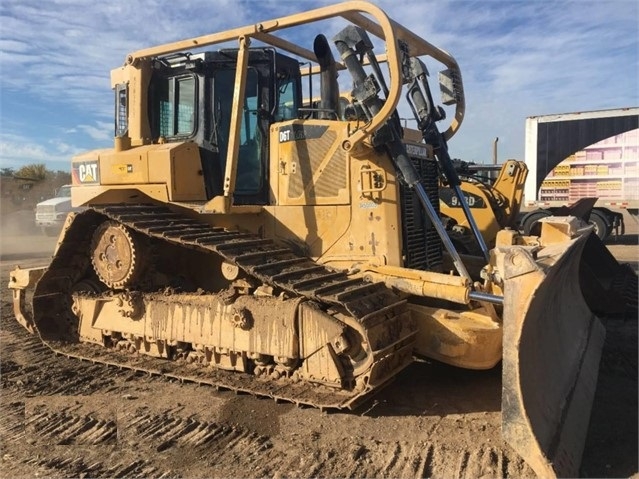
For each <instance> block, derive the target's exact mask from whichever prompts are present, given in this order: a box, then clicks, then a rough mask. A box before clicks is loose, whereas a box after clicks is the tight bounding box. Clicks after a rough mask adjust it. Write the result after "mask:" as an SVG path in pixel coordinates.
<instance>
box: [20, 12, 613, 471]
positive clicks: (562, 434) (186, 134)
mask: <svg viewBox="0 0 639 479" xmlns="http://www.w3.org/2000/svg"><path fill="white" fill-rule="evenodd" d="M322 22H325V23H322ZM336 22H341V23H342V29H341V30H339V31H338V33H336V34H335V35H334V36H333V38H332V39H331V41H329V40H328V39H327V38H326V37H325V36H324V35H321V34H320V35H317V36H316V37H315V39H314V41H313V42H312V45H307V44H303V43H299V42H295V41H293V40H292V38H298V39H309V38H313V37H314V35H316V34H317V33H318V32H321V31H327V25H328V26H329V27H330V28H333V27H334V26H335V25H336ZM229 43H230V46H229ZM309 43H310V41H309ZM212 47H214V48H212ZM374 49H375V50H376V51H377V52H380V53H376V52H374ZM334 52H336V53H337V56H335V55H334ZM426 62H429V63H435V64H436V65H438V66H439V67H440V68H442V71H441V72H440V73H439V77H438V78H439V84H440V89H441V94H442V104H443V105H445V107H446V108H447V109H448V111H452V114H451V121H450V122H449V123H448V125H447V126H446V127H445V129H444V128H442V129H441V131H440V129H439V127H438V126H437V125H438V124H439V123H441V122H446V112H447V110H446V109H445V108H444V107H443V106H438V105H437V104H435V102H434V100H433V95H432V93H431V90H430V86H429V80H428V78H429V75H428V70H427V68H426ZM338 74H340V75H341V76H342V77H343V78H347V76H348V77H349V78H350V84H351V87H352V88H351V91H350V93H349V94H348V95H345V96H344V95H340V93H339V90H340V87H339V82H338V79H337V77H338ZM111 83H112V87H113V90H114V93H115V140H114V147H113V148H112V149H103V150H96V151H90V152H87V153H84V154H81V155H79V156H76V157H75V158H73V160H72V176H73V188H72V198H73V203H74V205H75V206H84V207H86V208H87V209H86V210H84V211H82V212H80V213H76V214H72V215H70V216H69V218H68V220H67V223H66V225H65V227H64V228H63V231H62V233H61V235H60V238H59V241H58V244H57V247H56V250H55V253H54V256H53V258H52V261H51V263H50V265H49V266H48V267H47V268H34V269H19V268H17V269H15V270H14V271H12V272H11V277H10V284H9V286H10V288H12V290H13V295H14V296H13V297H14V309H15V314H16V317H17V319H18V321H19V322H20V323H22V324H23V325H24V326H25V327H26V328H27V329H28V330H29V331H31V332H33V333H36V334H39V335H40V337H41V338H42V340H43V341H44V342H45V343H46V344H47V345H49V346H50V347H51V348H52V349H53V350H55V351H57V352H60V353H62V354H65V355H67V356H70V357H78V358H90V359H91V360H92V361H102V362H104V363H108V364H116V365H119V366H120V367H128V368H131V369H135V370H141V371H152V372H161V373H162V374H165V375H167V376H169V377H177V378H180V379H182V380H192V381H197V382H199V383H208V384H213V385H215V386H218V387H223V388H228V389H231V390H235V391H244V392H249V393H251V394H255V395H258V396H263V397H271V398H275V399H278V400H285V401H290V402H293V403H297V404H304V405H310V406H314V407H318V408H327V409H333V408H336V409H342V408H354V407H356V406H357V405H358V404H360V403H362V402H363V401H366V400H367V399H368V398H370V396H371V395H372V394H374V393H375V392H376V391H378V390H379V389H380V388H382V387H384V386H386V385H388V384H389V383H390V382H391V381H392V379H393V377H395V376H396V375H397V374H398V373H399V372H400V371H402V370H403V369H404V368H405V367H406V366H407V365H409V364H410V363H411V361H413V358H414V357H416V356H425V357H429V358H434V359H436V360H439V361H442V362H444V363H448V364H451V365H454V366H457V367H462V368H470V369H488V368H492V367H494V366H495V365H497V364H498V363H499V362H500V361H501V362H502V363H503V365H502V368H503V398H502V404H503V434H504V437H505V439H506V440H507V441H509V443H510V444H511V445H512V446H513V447H514V448H515V449H516V450H517V451H518V452H519V454H520V455H521V456H522V457H523V458H524V459H525V460H526V461H527V462H528V463H529V464H530V465H531V466H532V467H533V469H534V470H535V471H536V472H537V473H538V474H539V475H542V476H553V475H562V476H574V475H576V474H577V472H578V468H579V464H580V461H581V454H582V451H583V446H584V441H585V434H586V430H587V427H588V421H587V420H585V418H587V417H588V416H589V411H590V408H591V404H592V399H593V395H594V391H595V387H596V380H597V373H598V363H599V357H600V353H601V348H602V344H603V340H604V329H603V327H602V325H601V324H600V322H599V320H598V319H597V317H595V315H594V314H593V312H592V311H591V310H590V309H589V308H588V306H587V305H586V303H585V302H584V298H583V296H582V294H581V291H580V289H579V287H578V285H577V282H576V281H575V279H576V278H577V277H578V275H579V265H580V260H581V254H582V250H583V248H584V245H585V244H586V240H587V238H588V236H589V234H590V229H588V228H582V227H581V226H579V224H578V223H577V222H575V221H574V218H570V217H568V218H558V219H553V218H549V219H545V220H544V222H543V227H542V229H541V232H540V234H539V235H538V236H535V237H523V236H520V235H519V234H517V233H516V232H515V231H512V230H502V231H499V232H497V233H496V236H495V238H496V240H495V244H494V245H493V246H492V247H491V248H490V249H489V248H488V247H487V246H486V244H485V242H484V241H483V239H482V237H481V234H480V230H479V228H478V226H477V225H476V223H475V221H474V219H473V216H472V215H471V211H470V208H469V207H468V204H467V202H466V201H465V200H464V196H463V194H462V192H461V190H460V187H459V183H458V182H457V181H455V172H454V168H453V167H452V163H451V159H450V156H449V154H448V143H449V142H450V140H451V139H452V138H453V136H454V135H455V134H456V133H457V132H458V130H459V128H460V126H461V124H462V121H463V119H464V113H465V100H464V88H463V83H462V76H461V72H460V69H459V66H458V64H457V62H456V61H455V59H454V58H453V57H452V56H451V55H450V54H448V53H446V52H445V51H443V50H441V49H440V48H437V47H436V46H434V45H433V44H431V43H429V42H428V41H427V40H425V39H423V38H421V37H420V36H419V34H417V33H415V32H413V31H410V30H408V29H407V28H405V27H403V26H402V25H400V24H399V23H397V22H396V21H394V20H392V19H391V18H389V16H388V15H387V14H386V13H384V12H383V11H382V10H381V9H380V8H379V7H377V6H375V5H372V4H369V3H366V2H361V1H354V2H346V3H341V4H337V5H333V6H327V7H323V8H319V9H315V10H310V11H306V12H303V13H299V14H295V15H291V16H287V17H283V18H277V19H274V20H270V21H263V22H259V23H256V24H253V25H249V26H246V27H241V28H236V29H232V30H228V31H223V32H217V33H212V34H209V35H204V36H199V37H196V38H190V39H186V40H184V41H177V42H173V43H168V44H165V45H160V46H156V47H152V48H148V49H144V50H140V51H136V52H134V53H131V54H129V55H128V56H127V57H126V61H125V63H124V66H122V67H120V68H116V69H115V70H113V71H112V72H111ZM318 88H319V92H320V94H319V99H317V97H316V95H314V93H313V89H315V90H317V89H318ZM402 95H404V97H405V100H403V101H406V102H407V103H408V105H409V106H410V107H411V109H412V111H413V112H414V115H415V118H416V120H417V124H418V133H419V134H418V135H414V134H413V135H412V136H411V135H404V131H403V128H402V127H401V124H400V119H399V114H398V113H397V109H398V104H399V102H400V100H401V99H402ZM439 172H443V173H444V174H445V175H446V176H447V177H448V178H449V181H450V184H451V188H452V190H453V194H454V195H455V197H456V198H457V201H458V202H459V204H460V205H461V206H462V208H463V210H464V212H465V215H466V218H467V220H468V222H469V224H470V225H471V229H472V231H473V234H474V235H475V238H476V240H477V242H478V244H479V245H480V246H481V258H482V261H483V267H482V268H479V269H478V268H473V269H472V270H471V269H469V268H467V267H466V265H465V263H464V261H463V260H462V257H461V255H460V254H459V252H458V251H457V250H456V247H455V245H454V244H453V242H452V241H451V238H450V236H449V234H448V232H447V230H446V227H445V225H444V224H443V223H442V221H441V218H440V211H439V192H438V191H439V189H438V184H439ZM31 293H32V307H31V308H28V307H27V304H26V302H27V301H26V299H25V298H26V297H29V298H31Z"/></svg>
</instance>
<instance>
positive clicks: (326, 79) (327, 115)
mask: <svg viewBox="0 0 639 479" xmlns="http://www.w3.org/2000/svg"><path fill="white" fill-rule="evenodd" d="M313 51H314V52H315V56H316V57H317V63H318V64H319V66H320V94H321V101H320V111H319V114H318V118H319V119H321V120H330V119H333V120H334V119H336V118H335V116H333V112H335V114H337V110H338V106H339V86H338V84H337V68H336V66H335V58H334V57H333V53H332V52H331V48H330V46H329V44H328V40H327V39H326V37H325V36H324V35H322V34H320V35H317V36H316V37H315V41H314V42H313Z"/></svg>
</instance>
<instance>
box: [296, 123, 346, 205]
mask: <svg viewBox="0 0 639 479" xmlns="http://www.w3.org/2000/svg"><path fill="white" fill-rule="evenodd" d="M336 138H337V135H336V134H335V132H334V131H328V132H326V133H325V134H324V135H322V136H321V137H320V138H315V139H307V140H304V141H298V142H296V148H294V149H293V154H292V158H291V160H292V161H293V162H296V163H297V168H296V171H295V172H291V174H290V180H289V184H288V197H289V198H299V197H300V196H302V194H303V193H304V190H305V188H306V187H308V185H309V184H310V185H311V186H310V188H309V189H308V196H309V198H332V197H335V196H338V194H339V190H340V189H344V188H346V167H347V162H346V154H345V153H344V151H343V150H342V149H341V148H338V149H337V151H335V153H333V156H332V157H331V159H330V160H329V162H328V163H327V165H326V167H325V168H324V170H323V171H322V172H321V173H319V176H317V172H318V171H319V168H320V165H321V164H322V162H323V161H324V160H325V159H326V155H327V154H328V152H329V150H330V148H331V147H332V146H333V144H334V143H335V139H336ZM314 174H315V175H316V182H315V183H314V184H313V175H314Z"/></svg>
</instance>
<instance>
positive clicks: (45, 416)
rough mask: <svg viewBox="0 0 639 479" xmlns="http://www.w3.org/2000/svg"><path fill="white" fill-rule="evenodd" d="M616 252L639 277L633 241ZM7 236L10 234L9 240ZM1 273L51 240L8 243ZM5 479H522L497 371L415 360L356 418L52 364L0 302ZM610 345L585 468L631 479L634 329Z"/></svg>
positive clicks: (44, 254)
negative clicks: (505, 427)
mask: <svg viewBox="0 0 639 479" xmlns="http://www.w3.org/2000/svg"><path fill="white" fill-rule="evenodd" d="M630 226H631V228H629V230H628V234H627V235H625V236H624V237H622V238H620V239H618V240H617V241H615V240H609V241H608V247H609V249H610V251H611V252H612V253H613V254H614V255H615V257H617V258H618V259H619V260H621V261H624V262H629V263H630V264H631V265H632V266H633V268H634V269H635V270H637V269H638V267H639V266H638V262H639V247H638V246H637V244H638V236H637V231H638V230H639V228H636V226H635V225H633V224H632V223H631V224H630ZM5 231H6V234H5ZM0 240H1V242H0V275H1V278H3V279H2V282H3V284H4V285H6V280H7V278H8V271H9V270H10V269H11V268H12V267H13V266H14V265H15V264H17V263H19V264H20V265H21V266H22V267H29V266H36V265H43V264H46V263H47V260H48V258H49V257H50V255H51V252H52V250H53V246H54V244H55V239H52V238H46V237H43V236H38V235H20V234H9V231H7V230H3V232H2V235H0ZM0 296H1V300H2V301H1V303H2V312H1V318H0V379H1V390H0V456H1V457H0V476H1V477H185V478H187V477H278V478H279V477H480V476H482V477H526V476H531V475H532V471H531V470H530V469H529V468H528V467H527V465H526V464H525V463H524V462H523V460H522V459H521V458H520V457H518V455H517V454H516V453H515V452H514V451H513V450H512V449H511V448H510V447H509V446H508V445H507V444H505V443H504V442H503V441H502V439H501V432H500V422H501V414H500V399H501V398H500V395H501V370H500V368H499V367H496V368H494V369H492V370H489V371H483V372H474V371H464V370H459V369H455V368H452V367H448V366H445V365H442V364H439V363H436V362H416V363H414V364H413V365H412V366H410V367H409V368H408V369H406V370H405V371H404V372H403V373H401V374H400V375H399V377H398V378H397V379H396V380H395V381H394V382H393V383H392V384H391V385H390V386H389V387H387V388H386V389H384V390H383V391H381V392H380V393H379V394H378V395H376V396H375V397H374V398H373V399H372V400H371V401H369V402H368V403H366V404H364V405H363V406H362V407H360V408H359V409H357V410H355V411H353V412H345V413H342V412H337V413H336V412H333V413H327V412H321V411H319V410H316V409H311V408H299V407H296V406H293V405H291V404H286V403H275V402H274V401H272V400H266V399H259V398H254V397H251V396H248V395H242V394H240V395H238V394H235V393H232V392H228V391H217V390H215V389H214V388H212V387H207V386H199V385H195V384H188V383H180V382H177V381H172V380H168V379H164V378H160V377H152V376H146V375H140V374H137V373H134V372H131V371H127V370H120V369H117V368H111V367H108V366H104V365H100V364H93V363H91V362H80V361H77V360H72V359H68V358H65V357H62V356H56V355H54V354H53V353H52V352H51V351H50V350H48V349H47V348H46V347H45V346H43V345H41V344H40V342H39V341H38V340H37V339H36V338H35V337H33V336H31V335H29V334H28V333H27V332H26V331H24V330H23V329H22V327H21V326H19V325H18V324H17V322H16V321H15V320H14V318H13V313H12V309H11V304H10V301H11V298H10V293H9V291H8V290H7V289H6V287H5V286H3V288H2V290H1V291H0ZM605 326H606V329H607V338H606V343H605V348H604V351H603V357H602V362H601V366H600V375H599V382H598V388H597V393H596V397H595V403H594V407H593V412H592V418H591V421H590V428H589V432H588V437H587V442H586V450H585V452H584V458H583V461H582V466H581V475H582V476H584V477H628V476H631V475H633V474H636V473H637V471H638V470H639V468H638V458H637V451H638V448H639V443H638V433H637V424H638V417H637V408H638V402H637V321H634V320H632V319H631V320H619V319H609V320H605Z"/></svg>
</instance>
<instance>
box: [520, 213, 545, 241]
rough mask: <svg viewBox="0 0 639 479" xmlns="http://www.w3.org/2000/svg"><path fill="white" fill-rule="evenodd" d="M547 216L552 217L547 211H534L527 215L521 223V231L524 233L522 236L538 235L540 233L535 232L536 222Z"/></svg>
mask: <svg viewBox="0 0 639 479" xmlns="http://www.w3.org/2000/svg"><path fill="white" fill-rule="evenodd" d="M548 216H552V213H551V212H550V211H548V210H535V211H532V212H530V213H528V214H527V215H526V216H525V217H524V219H523V220H522V222H521V229H522V230H523V231H524V235H526V236H528V235H531V234H533V235H538V234H539V233H540V231H536V230H537V229H538V228H535V225H536V224H537V222H538V221H539V220H540V219H542V218H546V217H548Z"/></svg>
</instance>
